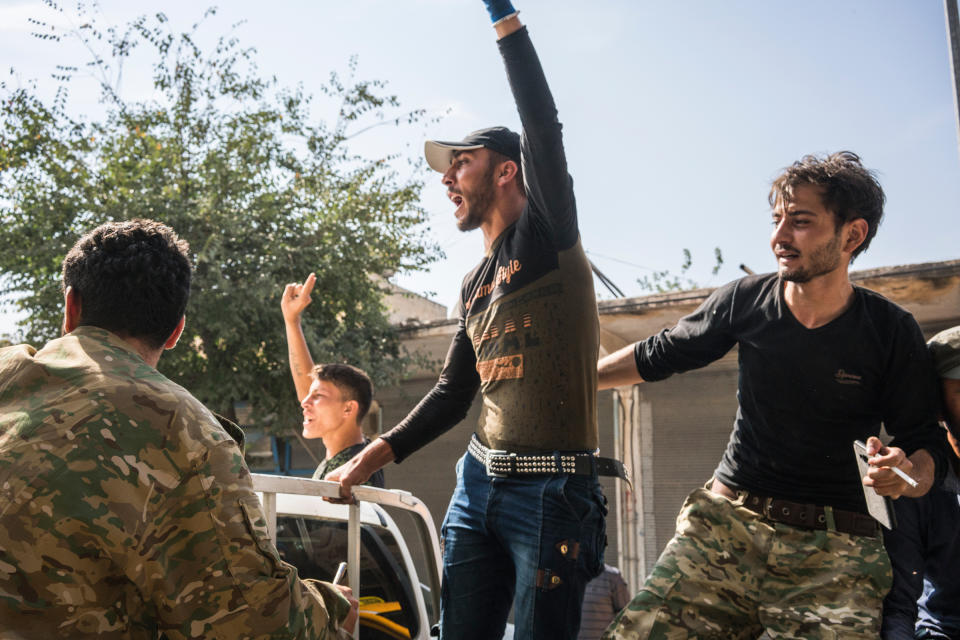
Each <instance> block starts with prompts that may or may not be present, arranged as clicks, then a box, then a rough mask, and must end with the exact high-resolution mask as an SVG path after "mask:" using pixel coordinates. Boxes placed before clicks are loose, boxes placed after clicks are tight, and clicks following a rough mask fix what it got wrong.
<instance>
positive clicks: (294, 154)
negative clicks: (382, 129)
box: [0, 0, 438, 429]
mask: <svg viewBox="0 0 960 640" xmlns="http://www.w3.org/2000/svg"><path fill="white" fill-rule="evenodd" d="M46 4H47V5H48V6H50V7H52V8H54V9H56V10H58V11H61V8H60V7H59V5H57V4H56V3H55V2H52V1H50V0H48V1H47V2H46ZM78 11H79V14H78V18H79V20H80V21H82V23H83V24H81V26H79V27H77V28H75V29H67V30H63V29H59V30H58V28H57V27H55V26H53V25H51V24H49V23H45V22H42V21H39V20H37V21H34V26H35V27H36V28H37V34H36V35H37V36H38V37H41V38H43V39H45V40H51V41H53V42H54V43H56V42H60V41H61V39H63V38H73V39H77V40H79V41H80V42H81V43H82V44H83V45H84V46H85V48H86V50H87V51H88V52H89V53H90V61H89V62H88V63H87V64H86V65H83V66H81V67H76V66H60V67H58V68H57V70H56V72H55V73H54V74H53V78H54V80H55V81H56V82H57V83H58V86H59V90H58V91H57V94H56V96H55V97H54V98H53V99H52V100H49V101H44V100H43V99H41V98H40V97H39V95H40V94H39V91H38V89H37V84H36V83H35V82H33V83H29V84H27V85H26V86H17V87H13V86H8V84H0V96H2V99H3V103H2V111H0V114H2V123H0V246H3V247H4V248H5V250H4V251H3V252H0V284H2V288H0V297H2V299H3V301H4V303H5V304H6V305H8V306H16V307H19V308H20V309H21V310H25V311H27V312H29V317H28V318H27V319H26V320H24V321H23V322H22V323H21V330H22V331H23V334H24V336H23V337H24V338H25V339H26V340H27V341H29V342H31V343H33V344H42V343H43V342H44V341H46V340H48V339H50V338H52V337H55V336H56V335H57V334H58V333H59V326H60V318H61V305H62V297H61V295H62V294H61V292H60V289H59V286H60V285H59V268H60V262H61V260H62V259H63V256H64V255H65V254H66V252H67V250H68V249H69V248H70V247H71V246H72V245H73V243H74V242H75V241H76V239H77V238H78V237H79V236H80V235H81V234H83V233H85V232H86V231H89V230H90V229H92V228H93V227H94V226H96V225H97V224H100V223H102V222H105V221H109V220H120V219H129V218H134V217H145V218H152V219H156V220H160V221H162V222H165V223H167V224H169V225H170V226H172V227H173V228H174V229H175V230H176V231H177V232H178V233H179V234H180V236H181V237H183V238H185V239H187V240H188V241H189V243H190V246H191V251H192V254H193V255H192V257H193V261H194V266H195V273H194V280H193V290H192V295H191V301H190V305H189V307H188V310H187V331H186V332H185V334H184V337H183V338H181V342H180V345H179V346H178V347H177V348H176V349H174V350H173V351H170V352H167V353H166V354H165V355H164V357H163V358H161V360H160V369H161V370H162V371H163V372H164V373H165V374H167V375H168V376H169V377H171V378H172V379H174V380H176V381H178V382H179V383H181V384H182V385H184V386H185V387H187V388H188V389H190V390H191V391H193V392H194V393H195V394H196V395H197V396H198V397H199V398H200V399H201V400H202V401H204V402H205V403H207V404H208V406H210V407H211V408H213V409H214V410H216V411H219V412H221V413H224V414H225V415H233V407H234V404H235V403H236V402H238V401H249V403H250V405H251V406H252V407H253V408H254V411H253V415H252V417H251V422H252V423H253V424H255V425H258V426H270V425H273V428H275V429H280V428H282V427H283V426H284V425H291V424H297V423H298V422H299V419H297V417H296V416H297V414H298V411H299V407H298V406H297V404H296V402H295V394H294V393H293V390H292V383H291V382H290V379H289V373H288V368H287V357H286V346H285V341H284V340H285V339H284V333H283V325H282V319H281V315H280V308H279V297H280V292H281V290H282V288H283V285H284V284H285V283H287V282H293V281H301V280H302V279H303V278H304V277H305V276H306V274H307V273H309V272H310V271H315V272H316V274H317V286H316V291H315V293H314V303H313V304H312V305H311V306H310V307H309V309H308V310H307V313H306V314H305V316H304V330H305V333H306V334H307V339H308V342H309V343H310V346H311V350H312V352H313V355H314V358H315V359H316V360H317V361H318V362H322V361H349V362H351V363H353V364H356V365H358V366H360V367H363V368H365V369H366V370H367V371H368V372H369V373H370V375H371V376H372V377H373V379H374V381H375V382H376V383H377V384H380V385H382V384H387V383H389V382H390V381H392V380H394V379H395V378H396V377H397V376H398V374H399V372H400V371H401V369H402V366H403V364H404V356H403V355H402V353H401V349H400V344H399V340H398V337H397V334H396V332H395V331H394V329H393V328H392V327H391V326H390V325H389V323H388V322H387V320H386V318H385V314H384V307H383V301H382V299H383V292H382V291H381V287H382V284H380V285H378V284H377V280H376V279H375V278H372V277H371V274H384V273H392V272H396V271H402V270H411V269H421V268H423V267H424V266H425V265H427V264H428V263H429V262H431V261H432V260H433V259H435V257H436V256H437V254H438V249H437V248H436V247H435V246H433V245H431V244H430V243H428V242H427V241H426V239H425V235H424V234H425V228H424V226H423V223H424V220H425V216H424V212H423V211H422V209H421V208H420V207H419V206H418V200H419V195H420V189H421V186H422V181H421V180H420V179H419V178H418V177H417V176H418V175H420V174H419V173H416V172H417V171H419V169H414V171H415V173H414V175H413V177H408V178H404V179H401V178H400V177H399V176H398V175H397V172H396V171H395V170H394V169H392V168H391V161H392V160H393V159H394V158H392V157H386V158H377V159H368V158H362V157H358V156H356V155H353V154H352V153H351V151H350V150H349V148H348V140H349V139H350V138H351V137H352V136H353V135H356V134H357V133H359V132H362V131H364V130H368V129H370V128H371V127H375V126H378V125H380V124H395V125H401V124H409V123H415V122H418V121H420V120H422V119H423V118H424V113H423V112H422V111H419V110H417V111H412V112H407V113H401V112H400V109H399V101H398V100H397V98H396V97H395V96H391V95H387V94H385V87H384V84H383V83H381V82H377V81H355V80H354V79H353V77H354V71H355V69H356V61H355V60H351V62H350V74H349V77H348V78H346V79H344V78H341V77H339V76H338V75H337V74H335V73H333V74H331V75H330V78H329V81H328V82H327V84H326V85H325V86H324V89H323V93H324V94H325V98H326V99H328V100H331V99H332V100H336V101H337V103H338V104H339V105H340V109H339V115H338V117H337V118H336V121H335V122H333V123H331V124H327V123H324V122H315V121H313V120H312V119H311V115H310V106H311V97H310V96H307V95H305V94H304V93H303V90H302V88H294V89H285V88H280V87H278V86H277V82H276V80H275V79H272V78H270V79H266V78H263V77H261V76H260V75H259V74H258V72H257V68H256V65H255V63H254V58H253V56H254V51H253V50H252V49H248V48H243V47H241V45H240V43H239V42H238V40H237V39H236V37H234V36H230V35H228V36H224V37H221V38H219V39H218V40H217V41H216V44H215V46H214V47H213V48H212V50H209V51H204V50H202V49H201V47H200V46H199V45H198V44H197V42H198V41H199V40H200V39H201V38H200V36H199V32H200V30H201V27H202V26H203V24H204V21H201V22H200V23H198V24H196V25H194V26H193V28H192V29H191V30H190V31H188V32H184V33H174V31H173V30H172V28H171V26H170V25H169V22H168V20H167V18H166V17H165V16H164V15H163V14H162V13H158V14H156V15H155V16H152V17H141V18H138V19H137V20H134V21H133V22H131V23H130V24H128V25H126V26H125V27H124V28H116V27H108V28H105V29H102V28H100V27H99V26H98V24H97V20H96V16H95V15H93V13H92V12H91V11H89V10H88V9H87V8H86V7H85V6H84V5H83V4H81V5H80V7H79V9H78ZM213 12H214V10H212V9H211V10H208V12H207V14H206V15H205V18H206V17H207V16H209V15H211V14H212V13H213ZM137 47H142V48H145V49H147V51H148V52H149V55H150V57H151V59H153V60H154V65H153V87H154V94H153V96H152V97H151V99H149V100H146V101H130V100H124V99H123V98H121V96H120V91H119V81H120V78H121V77H122V66H123V62H124V60H125V59H127V58H128V57H129V56H130V54H131V52H132V51H133V50H134V49H136V48H137ZM101 52H103V53H101ZM86 76H92V77H93V78H94V79H95V80H96V81H97V83H98V85H99V89H100V93H101V101H102V105H103V107H104V109H103V111H104V115H103V116H102V117H98V118H90V119H84V118H81V117H74V116H72V115H71V114H70V113H69V109H68V104H69V100H68V96H69V93H68V88H69V86H70V83H71V82H73V81H76V79H77V78H78V77H80V78H83V77H86ZM397 114H399V115H397Z"/></svg>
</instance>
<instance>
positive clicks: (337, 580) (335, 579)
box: [333, 476, 909, 584]
mask: <svg viewBox="0 0 960 640" xmlns="http://www.w3.org/2000/svg"><path fill="white" fill-rule="evenodd" d="M908 477H909V476H908ZM346 573H347V563H346V562H341V563H340V566H338V567H337V573H336V574H335V575H334V576H333V584H340V581H341V580H343V576H344V575H345V574H346Z"/></svg>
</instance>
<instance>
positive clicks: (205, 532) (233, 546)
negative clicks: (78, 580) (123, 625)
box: [128, 439, 349, 639]
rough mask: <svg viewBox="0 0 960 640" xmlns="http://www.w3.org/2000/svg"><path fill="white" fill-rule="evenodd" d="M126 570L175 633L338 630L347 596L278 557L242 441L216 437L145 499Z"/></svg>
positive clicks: (328, 633)
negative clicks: (301, 575)
mask: <svg viewBox="0 0 960 640" xmlns="http://www.w3.org/2000/svg"><path fill="white" fill-rule="evenodd" d="M143 522H144V527H143V531H142V534H141V535H139V536H137V539H138V540H139V548H138V549H136V553H134V554H131V560H132V561H131V562H129V563H128V565H129V566H128V575H129V576H130V578H131V580H132V581H133V582H134V583H135V584H136V585H137V586H138V588H139V589H140V590H141V593H143V594H144V595H145V597H146V598H147V599H148V600H150V601H151V604H152V606H153V607H155V609H156V619H157V620H158V621H159V627H160V629H159V630H160V631H161V632H163V633H165V634H166V635H167V636H168V637H170V638H199V637H204V638H240V637H261V636H265V637H266V636H268V637H270V638H305V639H306V638H336V637H339V634H338V627H339V621H341V620H342V619H343V618H344V617H345V616H346V615H347V613H348V611H349V603H348V602H347V600H346V598H344V597H343V596H342V595H340V593H339V591H337V590H336V589H335V588H334V587H332V586H330V585H328V584H327V583H322V582H317V581H310V582H303V581H301V580H299V579H298V578H297V573H296V569H294V568H293V567H292V566H290V565H288V564H286V563H284V562H283V561H281V560H280V556H279V554H278V553H277V549H276V547H275V546H274V545H273V543H272V542H271V541H270V539H269V537H268V533H267V526H266V519H265V517H264V515H263V512H262V509H261V506H260V501H259V499H258V498H257V495H256V494H255V493H254V492H253V490H252V484H251V480H250V474H249V471H248V469H247V466H246V463H245V462H244V460H243V457H242V455H241V454H240V450H239V449H238V447H237V445H236V443H234V442H233V441H232V440H230V439H223V440H222V441H219V442H216V441H209V446H208V447H207V450H206V452H205V453H204V454H203V455H201V456H198V457H197V459H196V460H195V461H194V463H193V467H192V470H191V473H188V474H186V475H184V476H183V477H182V479H181V482H179V483H177V484H176V485H175V486H172V487H169V488H167V487H163V488H161V487H160V486H159V485H158V486H157V490H156V491H155V492H154V493H153V496H152V497H151V498H150V499H149V500H148V502H147V504H146V505H145V507H144V519H143Z"/></svg>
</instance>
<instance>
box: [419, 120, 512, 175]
mask: <svg viewBox="0 0 960 640" xmlns="http://www.w3.org/2000/svg"><path fill="white" fill-rule="evenodd" d="M474 149H490V150H491V151H496V152H497V153H500V154H502V155H505V156H506V157H508V158H510V159H511V160H513V161H514V162H516V163H519V162H520V136H519V135H518V134H516V133H514V132H513V131H511V130H510V129H507V128H506V127H490V128H488V129H480V130H478V131H474V132H473V133H469V134H467V137H465V138H464V139H463V140H460V141H458V142H449V141H444V140H427V141H426V142H425V143H424V145H423V154H424V155H425V156H426V158H427V164H428V165H430V168H431V169H433V170H434V171H439V172H440V173H446V171H447V169H449V168H450V163H451V162H453V152H454V151H472V150H474Z"/></svg>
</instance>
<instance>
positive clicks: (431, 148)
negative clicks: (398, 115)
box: [423, 140, 483, 173]
mask: <svg viewBox="0 0 960 640" xmlns="http://www.w3.org/2000/svg"><path fill="white" fill-rule="evenodd" d="M474 149H483V145H482V144H471V145H465V144H463V143H462V142H442V141H440V140H427V141H426V142H424V143H423V155H424V156H425V157H426V159H427V164H428V165H429V166H430V168H431V169H433V170H434V171H439V172H440V173H446V172H447V169H449V168H450V163H451V162H453V152H454V151H473V150H474Z"/></svg>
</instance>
